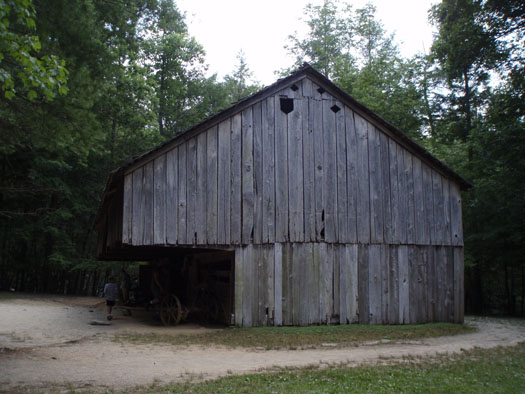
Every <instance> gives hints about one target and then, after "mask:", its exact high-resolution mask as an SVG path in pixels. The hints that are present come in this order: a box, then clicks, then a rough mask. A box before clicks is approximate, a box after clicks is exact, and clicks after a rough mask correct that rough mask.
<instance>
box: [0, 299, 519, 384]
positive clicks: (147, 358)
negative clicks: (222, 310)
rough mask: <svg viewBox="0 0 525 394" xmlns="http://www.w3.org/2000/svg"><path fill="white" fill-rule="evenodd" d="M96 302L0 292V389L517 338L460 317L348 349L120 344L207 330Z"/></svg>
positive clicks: (195, 374) (359, 359)
mask: <svg viewBox="0 0 525 394" xmlns="http://www.w3.org/2000/svg"><path fill="white" fill-rule="evenodd" d="M103 304H104V302H103V300H102V299H100V298H92V297H57V296H33V295H31V296H29V295H17V296H16V297H14V298H10V297H9V298H5V297H4V298H2V297H1V295H0V391H12V390H16V389H23V388H33V389H37V390H39V389H41V390H44V391H46V390H47V389H49V388H53V389H60V388H66V389H68V388H75V389H82V388H83V389H93V390H101V389H106V388H110V389H115V390H122V389H125V388H128V387H133V386H138V385H149V384H152V383H154V382H156V383H169V382H177V381H187V380H191V379H210V378H215V377H219V376H224V375H230V374H243V373H251V372H257V371H261V370H267V369H274V368H282V367H300V366H309V365H317V366H321V367H323V366H329V365H334V364H343V365H350V366H354V365H359V364H367V363H378V362H383V361H384V360H386V359H388V360H403V359H404V358H406V357H418V356H421V357H424V356H433V355H436V354H443V353H455V352H461V351H463V350H466V349H472V348H474V347H481V348H491V347H495V346H512V345H515V344H517V343H518V342H523V341H525V324H523V322H521V321H513V320H504V319H489V318H468V319H466V322H467V324H470V325H473V326H476V327H477V331H476V332H474V333H470V334H465V335H458V336H453V337H440V338H430V339H424V340H420V341H410V342H404V343H382V344H377V343H374V344H372V343H371V344H365V345H362V346H357V347H351V348H322V349H309V350H270V351H265V350H246V349H226V348H221V347H206V348H204V347H201V346H185V347H181V346H178V347H176V346H172V345H160V344H145V345H137V344H123V343H119V342H117V341H114V340H113V338H114V335H115V334H123V333H157V334H163V335H164V334H169V335H180V334H192V333H201V332H204V331H206V330H210V329H209V328H204V327H200V326H198V325H192V324H182V325H180V326H177V327H172V328H166V327H163V326H160V325H159V324H158V323H156V322H154V321H152V320H151V318H150V314H149V313H145V312H143V313H134V315H133V316H132V317H129V316H124V315H123V314H122V310H119V309H117V310H116V311H115V313H114V315H115V319H114V320H113V321H112V322H111V325H110V326H94V325H90V324H89V323H90V322H91V321H93V320H104V318H105V310H104V305H103Z"/></svg>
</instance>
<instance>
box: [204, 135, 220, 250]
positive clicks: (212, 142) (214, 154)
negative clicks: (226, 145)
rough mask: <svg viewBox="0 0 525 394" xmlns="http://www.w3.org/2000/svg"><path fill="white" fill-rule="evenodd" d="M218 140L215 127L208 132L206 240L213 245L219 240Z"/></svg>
mask: <svg viewBox="0 0 525 394" xmlns="http://www.w3.org/2000/svg"><path fill="white" fill-rule="evenodd" d="M217 140H218V139H217V126H214V127H212V128H210V129H208V131H207V132H206V151H207V157H206V239H207V243H208V244H211V245H214V244H216V243H217V239H218V237H217V226H218V211H217V209H218V195H219V191H218V183H217V176H218V173H217V168H218V163H217V159H218V146H217Z"/></svg>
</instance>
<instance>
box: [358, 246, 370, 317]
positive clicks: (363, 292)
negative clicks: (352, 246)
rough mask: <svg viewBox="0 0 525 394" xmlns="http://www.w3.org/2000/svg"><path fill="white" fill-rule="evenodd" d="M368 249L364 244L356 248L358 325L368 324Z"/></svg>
mask: <svg viewBox="0 0 525 394" xmlns="http://www.w3.org/2000/svg"><path fill="white" fill-rule="evenodd" d="M368 248H369V246H368V245H366V244H360V245H359V247H358V268H359V272H358V275H359V324H368V323H370V295H369V278H368V275H369V273H368V271H369V263H368Z"/></svg>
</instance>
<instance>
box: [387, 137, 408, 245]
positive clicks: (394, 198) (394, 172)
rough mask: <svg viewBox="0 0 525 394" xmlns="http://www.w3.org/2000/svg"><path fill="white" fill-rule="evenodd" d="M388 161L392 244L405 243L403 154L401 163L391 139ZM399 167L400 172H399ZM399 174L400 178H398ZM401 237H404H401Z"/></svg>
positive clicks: (396, 146) (396, 148) (395, 145)
mask: <svg viewBox="0 0 525 394" xmlns="http://www.w3.org/2000/svg"><path fill="white" fill-rule="evenodd" d="M388 150H389V153H390V160H389V172H390V174H389V178H390V201H391V204H392V243H394V244H400V243H401V242H402V241H405V242H406V225H403V216H402V213H403V209H402V208H403V207H402V206H401V198H400V194H401V196H405V195H406V185H405V182H404V177H403V171H402V168H403V154H402V153H401V163H399V161H398V144H396V143H395V142H394V141H393V140H392V139H390V140H389V147H388ZM399 164H401V166H400V165H399ZM400 167H401V171H400ZM400 173H401V177H400V176H399V175H400ZM403 235H405V236H404V237H403Z"/></svg>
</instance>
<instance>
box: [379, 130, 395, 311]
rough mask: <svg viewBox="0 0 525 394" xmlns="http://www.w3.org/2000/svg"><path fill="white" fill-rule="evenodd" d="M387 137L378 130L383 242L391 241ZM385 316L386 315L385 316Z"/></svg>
mask: <svg viewBox="0 0 525 394" xmlns="http://www.w3.org/2000/svg"><path fill="white" fill-rule="evenodd" d="M388 140H389V138H388V137H387V136H386V135H385V134H383V133H382V132H379V141H380V157H381V179H382V181H383V187H382V188H381V197H382V201H383V215H384V217H383V239H384V242H385V243H388V244H390V243H392V203H391V199H390V187H391V186H390V153H389V149H388ZM385 318H386V317H385Z"/></svg>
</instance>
